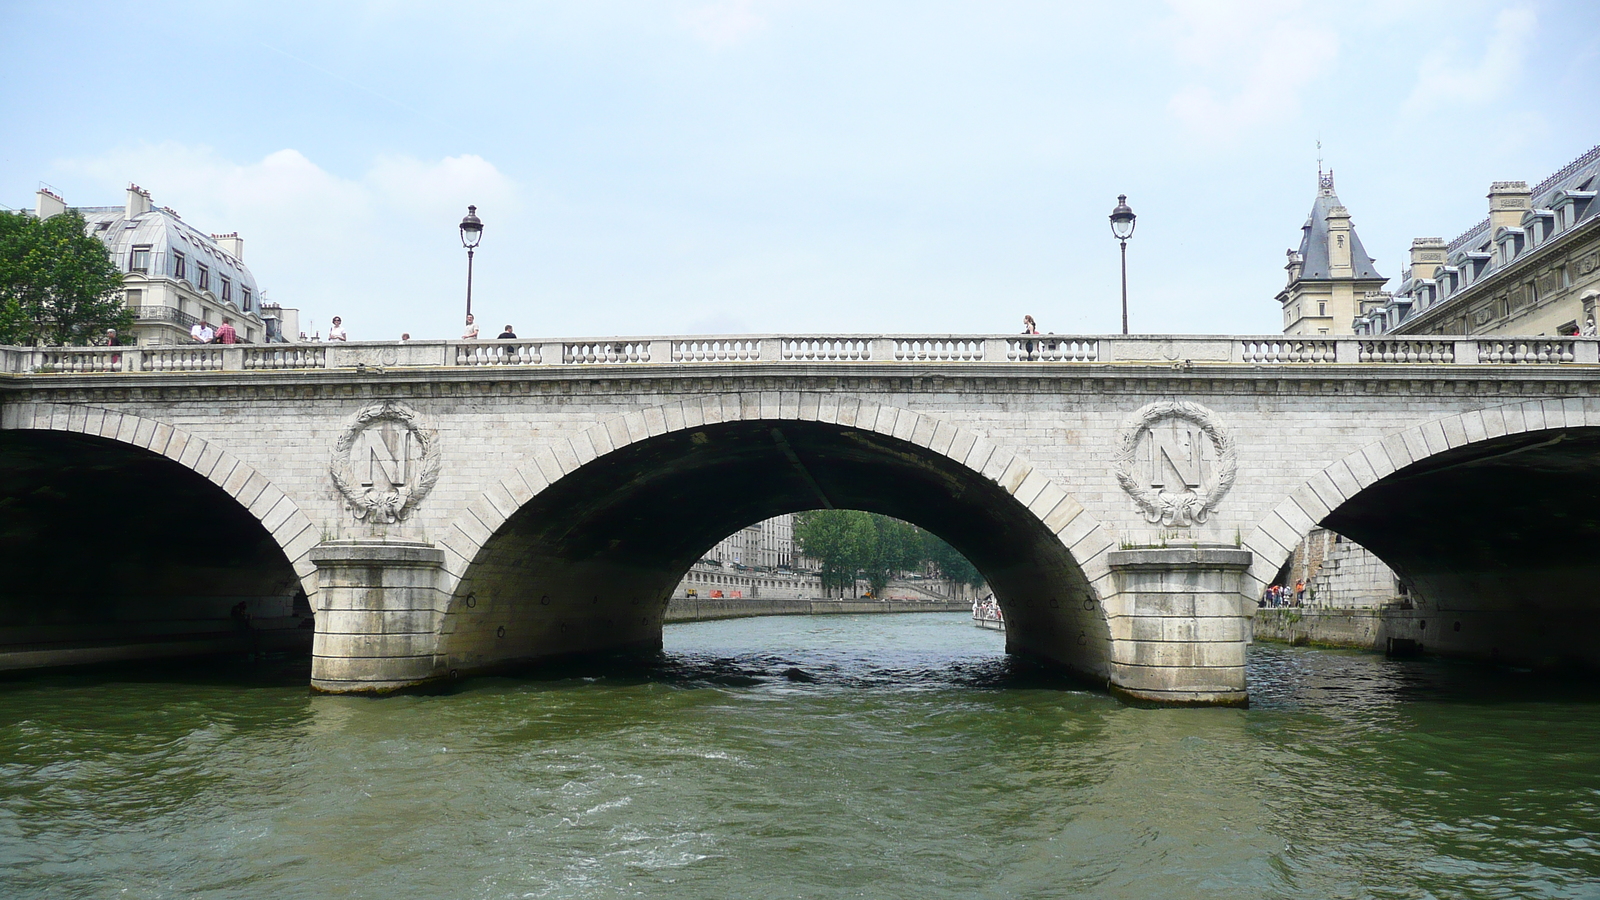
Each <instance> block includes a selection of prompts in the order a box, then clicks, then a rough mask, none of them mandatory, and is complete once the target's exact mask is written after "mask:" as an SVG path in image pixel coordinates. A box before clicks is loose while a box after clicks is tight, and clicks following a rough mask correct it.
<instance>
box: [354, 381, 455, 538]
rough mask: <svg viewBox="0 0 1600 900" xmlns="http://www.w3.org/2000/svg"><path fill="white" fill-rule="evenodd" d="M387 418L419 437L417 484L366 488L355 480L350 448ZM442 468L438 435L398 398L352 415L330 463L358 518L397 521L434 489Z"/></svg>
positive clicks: (365, 408)
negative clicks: (361, 435)
mask: <svg viewBox="0 0 1600 900" xmlns="http://www.w3.org/2000/svg"><path fill="white" fill-rule="evenodd" d="M384 421H389V422H398V423H400V424H401V425H404V426H405V427H406V429H407V430H408V431H410V432H411V434H412V435H413V436H414V437H415V438H416V441H417V446H418V448H419V449H420V450H421V459H420V460H419V462H420V463H421V464H422V468H421V471H420V472H419V473H418V475H417V480H416V486H415V487H413V486H410V485H401V486H399V487H397V488H395V489H394V490H389V491H383V490H379V489H378V488H377V487H376V486H373V487H368V488H362V487H358V486H356V485H354V484H352V483H351V479H350V477H349V476H350V449H351V448H352V447H354V446H355V442H356V437H357V436H358V435H360V434H361V432H363V431H365V430H366V429H367V427H368V426H370V425H373V424H374V423H378V422H384ZM439 468H440V459H439V446H438V440H437V435H435V434H434V432H432V431H431V430H429V429H427V428H424V427H422V425H421V423H420V422H419V420H418V416H417V412H416V410H414V409H411V408H410V407H408V406H406V405H405V404H403V403H398V402H396V401H394V400H385V401H383V402H382V403H374V404H372V405H370V406H366V407H363V408H362V409H361V411H359V412H357V413H356V414H355V416H354V417H352V418H351V420H350V423H349V425H348V426H347V427H346V428H345V430H344V434H342V435H340V436H339V441H338V443H336V444H334V448H333V458H332V460H331V461H330V462H329V464H328V475H329V476H330V477H331V478H332V479H333V485H334V487H336V488H338V489H339V493H341V494H343V495H344V498H345V501H346V502H347V503H349V504H350V509H351V510H352V511H353V512H354V513H355V517H356V518H357V519H358V520H363V521H367V522H372V523H384V524H393V523H395V522H398V521H399V520H401V519H403V518H405V515H406V513H407V512H409V511H410V510H412V509H413V508H415V507H416V505H417V504H418V503H420V502H422V498H423V497H426V496H427V495H428V491H430V490H432V489H433V483H434V482H436V481H438V480H439Z"/></svg>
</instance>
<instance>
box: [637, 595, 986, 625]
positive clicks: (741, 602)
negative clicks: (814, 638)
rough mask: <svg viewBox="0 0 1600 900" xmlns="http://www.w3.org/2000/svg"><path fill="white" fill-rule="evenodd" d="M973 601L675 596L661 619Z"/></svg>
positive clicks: (933, 607)
mask: <svg viewBox="0 0 1600 900" xmlns="http://www.w3.org/2000/svg"><path fill="white" fill-rule="evenodd" d="M971 610H972V605H971V604H969V603H966V602H964V601H961V600H932V599H929V600H865V599H863V600H822V599H804V598H780V599H773V600H750V599H721V598H718V599H712V598H708V597H674V598H672V602H671V603H670V604H668V606H667V614H666V617H665V619H664V621H665V622H667V623H669V624H670V623H673V622H708V621H711V620H714V619H746V618H752V617H755V616H829V615H859V614H863V613H923V612H971Z"/></svg>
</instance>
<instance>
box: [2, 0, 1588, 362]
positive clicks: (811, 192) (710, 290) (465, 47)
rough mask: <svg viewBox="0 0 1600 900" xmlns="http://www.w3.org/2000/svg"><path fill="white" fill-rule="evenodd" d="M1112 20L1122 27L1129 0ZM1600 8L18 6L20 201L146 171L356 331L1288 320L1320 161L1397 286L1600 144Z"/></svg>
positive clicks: (1228, 327) (269, 278) (13, 65)
mask: <svg viewBox="0 0 1600 900" xmlns="http://www.w3.org/2000/svg"><path fill="white" fill-rule="evenodd" d="M1113 6H1114V7H1115V8H1111V7H1113ZM1596 85H1600V4H1594V3H1591V2H1567V3H1560V2H1536V0H1534V2H1512V3H1492V2H1475V0H1450V2H1442V0H1441V2H1433V0H1416V2H1405V0H1349V2H1342V3H1338V4H1332V3H1327V4H1322V3H1294V2H1283V0H1275V2H1242V0H1240V2H1225V0H1214V2H1202V0H1169V2H1165V3H1158V2H1148V3H1137V2H1129V3H1123V4H1104V3H1093V4H1089V3H1084V4H1078V3H1064V2H1058V3H1042V2H1023V0H1018V2H1004V0H994V2H987V3H955V2H937V0H926V2H897V3H875V2H870V0H854V2H833V0H655V2H644V0H638V2H623V0H590V2H581V3H580V2H559V3H558V2H549V3H542V2H501V0H468V2H461V3H452V4H442V3H421V2H402V0H390V2H369V3H335V2H317V3H297V2H275V3H272V4H249V3H245V4H219V3H215V2H206V3H192V4H191V3H177V2H162V0H151V2H146V3H141V4H137V5H136V6H134V7H129V6H127V5H126V4H112V3H95V2H83V3H77V2H62V0H56V2H48V3H46V2H32V0H7V2H5V3H3V4H0V121H4V122H5V123H7V124H6V127H5V129H4V130H3V132H0V204H3V205H5V206H7V207H12V208H21V207H27V208H31V207H32V205H33V194H34V191H35V190H36V189H37V188H38V187H39V186H40V185H41V184H45V185H49V186H51V187H53V188H54V189H55V190H56V191H57V192H58V193H61V194H62V195H64V196H65V197H66V199H67V201H68V202H69V203H72V204H77V205H85V206H94V205H113V204H120V203H121V202H122V196H123V193H122V191H123V188H124V187H125V186H126V185H127V183H128V182H130V181H133V182H137V183H139V184H141V185H143V186H144V187H145V188H147V189H149V190H150V191H151V192H152V193H153V195H154V198H155V201H156V203H158V204H161V205H166V206H171V207H173V208H174V209H176V210H178V212H179V213H181V214H182V215H183V216H184V218H185V220H186V221H189V222H191V223H194V224H195V225H196V226H198V227H200V228H202V229H203V230H207V231H213V232H226V231H234V230H237V231H239V232H240V233H241V234H242V235H243V237H244V239H245V258H246V262H247V263H248V264H249V265H250V267H251V269H252V271H254V273H255V275H256V278H257V280H258V282H259V283H260V285H261V286H262V287H263V288H265V290H266V294H267V296H268V298H270V299H272V300H276V301H278V302H280V303H282V304H284V305H285V306H297V307H299V308H300V309H301V310H302V312H301V316H302V323H306V322H310V323H314V325H315V327H316V328H317V329H319V330H325V329H326V327H327V322H328V320H329V318H331V317H332V316H333V315H336V314H337V315H342V316H343V317H344V320H345V323H346V326H347V328H348V329H349V331H350V333H351V335H352V337H353V338H357V339H361V338H371V339H392V338H394V337H398V336H399V334H400V332H401V331H409V332H410V333H411V334H412V335H413V336H415V337H455V336H456V335H457V334H459V331H460V320H461V312H462V307H463V305H464V297H463V294H464V284H465V253H464V251H463V250H462V249H461V246H460V243H459V240H458V238H457V234H456V223H457V222H459V221H460V218H461V216H462V215H463V214H464V213H465V211H466V206H467V204H468V203H474V204H477V206H478V210H479V214H480V215H481V216H482V218H483V219H484V221H485V223H486V228H485V233H484V239H483V245H482V248H481V249H480V250H479V252H478V257H477V264H476V269H475V282H474V292H473V306H474V309H475V311H477V312H478V313H479V314H480V321H481V322H482V323H483V324H485V325H486V326H498V325H500V324H503V323H505V322H510V323H513V324H514V325H516V327H517V330H518V332H519V333H520V334H522V335H523V336H524V337H529V336H610V335H618V334H634V335H641V334H684V333H745V332H821V333H835V332H925V333H946V332H957V333H974V332H1011V331H1016V330H1017V329H1018V328H1019V327H1020V320H1021V318H1022V315H1023V314H1024V313H1032V314H1033V315H1034V316H1035V317H1036V318H1037V319H1038V320H1039V323H1040V326H1041V328H1042V329H1043V330H1046V331H1054V332H1057V333H1109V332H1114V331H1117V330H1118V329H1119V328H1120V322H1119V315H1120V313H1119V282H1118V269H1117V245H1116V242H1115V241H1114V240H1113V239H1112V237H1111V234H1110V231H1109V228H1108V226H1107V220H1106V217H1107V215H1108V214H1109V213H1110V211H1111V209H1112V207H1113V206H1114V205H1115V204H1116V197H1117V194H1118V193H1126V194H1127V195H1128V200H1129V203H1130V205H1131V206H1132V207H1133V209H1134V210H1135V212H1136V213H1137V214H1138V216H1139V219H1138V230H1137V232H1136V233H1135V235H1134V238H1133V240H1132V241H1131V242H1130V243H1129V247H1128V263H1129V282H1130V287H1129V293H1130V306H1131V308H1132V314H1131V319H1132V329H1133V330H1134V331H1136V332H1198V333H1258V334H1259V333H1272V332H1275V331H1277V330H1279V328H1280V327H1281V326H1280V317H1279V311H1278V306H1277V304H1276V302H1275V301H1274V300H1273V297H1274V295H1275V294H1276V292H1277V291H1278V290H1279V289H1280V288H1281V287H1282V285H1283V280H1284V272H1283V263H1284V250H1285V249H1286V248H1288V247H1290V246H1291V245H1293V244H1295V243H1297V242H1298V236H1299V227H1300V225H1301V224H1302V222H1303V221H1304V219H1305V216H1306V213H1307V212H1308V211H1309V210H1310V208H1311V203H1312V200H1313V197H1314V194H1315V178H1316V171H1317V155H1318V150H1317V142H1318V141H1319V140H1320V141H1321V143H1322V151H1321V152H1322V156H1323V159H1324V165H1326V166H1329V167H1331V168H1332V169H1333V170H1334V171H1335V173H1336V178H1337V183H1338V191H1339V195H1340V197H1341V199H1342V200H1343V201H1344V203H1345V204H1346V206H1348V207H1349V208H1350V210H1351V212H1352V215H1353V216H1354V221H1355V225H1356V228H1357V231H1358V232H1359V233H1360V235H1361V237H1362V240H1363V242H1364V243H1365V245H1366V247H1367V249H1368V251H1369V252H1370V253H1371V254H1372V255H1373V256H1374V257H1376V259H1377V265H1378V270H1379V271H1380V272H1381V273H1382V274H1384V275H1387V276H1390V277H1391V278H1394V279H1396V281H1397V280H1398V275H1399V274H1400V269H1401V267H1402V263H1403V258H1404V255H1405V252H1406V249H1407V248H1408V247H1409V246H1410V242H1411V239H1412V238H1413V237H1418V236H1440V237H1444V238H1446V239H1449V238H1452V237H1454V236H1455V235H1456V234H1459V233H1460V232H1461V231H1463V230H1465V229H1466V228H1468V227H1469V226H1471V225H1472V224H1473V223H1475V222H1476V221H1478V219H1480V218H1482V217H1483V215H1484V214H1485V212H1486V210H1487V201H1486V200H1485V199H1484V194H1485V193H1486V192H1487V190H1488V187H1489V183H1490V182H1491V181H1496V180H1516V179H1523V180H1527V181H1530V182H1533V181H1537V180H1539V179H1542V178H1543V177H1545V176H1546V175H1548V174H1550V173H1551V172H1553V171H1554V170H1555V169H1557V168H1559V167H1560V166H1561V165H1563V164H1564V163H1566V162H1567V161H1568V160H1570V159H1572V158H1573V157H1575V156H1577V155H1578V154H1580V153H1582V152H1584V151H1585V150H1587V149H1589V148H1590V147H1591V146H1593V145H1595V144H1597V143H1600V115H1597V112H1600V91H1597V90H1596Z"/></svg>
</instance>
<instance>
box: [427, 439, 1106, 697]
mask: <svg viewBox="0 0 1600 900" xmlns="http://www.w3.org/2000/svg"><path fill="white" fill-rule="evenodd" d="M819 508H838V509H859V510H866V511H869V512H876V513H882V514H884V515H888V516H893V517H895V518H898V519H903V520H905V521H908V522H911V523H913V524H916V525H918V526H921V527H923V528H925V529H927V530H929V531H931V532H933V533H934V534H936V535H938V536H939V537H941V538H943V539H944V540H946V541H947V542H949V543H950V544H951V545H952V546H954V547H955V548H956V549H957V550H958V551H960V552H961V553H962V554H963V555H965V556H966V557H967V558H968V559H969V560H971V561H972V563H973V564H974V565H975V566H977V568H978V569H979V571H980V572H982V573H983V575H984V576H985V577H986V578H987V579H988V581H989V584H990V586H991V588H992V589H993V590H994V592H995V595H996V598H997V599H998V600H999V601H1000V603H1001V605H1002V607H1003V608H1004V610H1005V613H1006V617H1007V621H1008V631H1007V648H1008V650H1011V651H1013V652H1021V653H1028V654H1031V655H1037V656H1040V657H1043V658H1046V659H1050V660H1054V661H1057V662H1059V663H1062V664H1064V665H1066V666H1068V667H1070V668H1073V669H1076V670H1078V671H1081V672H1083V673H1086V674H1090V675H1092V676H1096V677H1103V675H1104V672H1105V669H1106V665H1105V648H1106V646H1107V637H1106V635H1107V629H1106V626H1105V622H1104V618H1103V615H1102V614H1101V612H1100V611H1099V605H1098V604H1097V603H1096V602H1094V595H1093V593H1092V590H1091V588H1090V586H1089V584H1088V583H1087V581H1086V579H1085V578H1084V575H1083V572H1082V571H1081V569H1080V568H1079V566H1078V564H1077V563H1076V562H1075V561H1074V560H1073V559H1072V556H1071V554H1070V552H1069V551H1068V550H1067V548H1066V547H1065V546H1063V544H1062V543H1061V541H1060V539H1059V538H1057V537H1056V535H1055V534H1053V533H1052V532H1051V531H1050V530H1048V529H1047V528H1046V527H1045V526H1044V524H1043V523H1042V522H1041V521H1040V520H1039V518H1038V517H1037V516H1036V515H1035V514H1034V513H1032V512H1030V511H1029V510H1028V509H1027V508H1026V507H1024V506H1023V505H1022V504H1020V503H1019V502H1018V501H1017V500H1016V499H1015V498H1013V497H1012V496H1011V494H1010V493H1008V492H1007V491H1006V490H1005V489H1004V488H1003V487H1002V486H1001V485H1000V484H998V483H996V482H995V481H994V480H992V479H990V478H987V477H984V476H983V475H981V474H979V473H977V472H974V471H972V470H971V469H968V468H966V467H965V466H964V465H962V464H960V463H958V462H956V461H954V460H953V459H950V458H949V457H946V456H943V455H941V454H939V453H936V452H934V451H931V450H929V449H928V448H926V447H922V446H919V445H916V444H913V443H910V442H908V441H905V440H901V439H898V438H895V437H892V436H889V435H885V434H882V433H879V432H872V431H865V430H860V429H856V428H852V427H847V426H842V425H835V424H828V423H823V422H815V421H796V420H793V419H772V420H759V419H757V420H748V421H738V422H723V423H716V424H706V425H702V426H697V427H690V428H686V429H684V430H680V431H673V432H668V433H666V434H662V435H658V436H656V437H651V438H648V439H645V440H642V441H639V442H637V443H634V444H630V445H628V446H626V447H624V448H621V449H618V450H615V451H613V452H611V453H608V454H606V455H604V456H601V457H600V458H598V459H595V460H593V461H592V462H590V463H588V464H586V465H584V466H582V467H580V468H578V469H577V470H576V471H573V472H571V473H570V474H568V475H566V476H565V477H563V478H561V479H559V480H558V481H556V482H555V483H554V484H551V485H550V486H549V487H546V488H545V489H544V490H543V491H541V492H539V493H538V494H536V495H535V496H534V497H533V499H532V500H530V501H529V502H527V503H526V504H524V505H523V506H522V507H521V508H520V509H519V510H518V511H517V512H516V513H514V514H513V515H511V516H510V518H508V519H507V520H506V521H505V523H504V524H503V525H502V526H501V527H500V528H499V529H498V530H496V532H495V533H494V534H493V535H492V536H491V537H490V538H489V539H488V540H487V541H486V542H485V543H484V544H483V546H482V548H481V550H480V551H479V552H478V553H477V555H476V557H475V559H474V560H473V562H472V564H471V565H470V567H469V568H468V570H467V572H466V573H465V575H464V577H463V578H462V580H461V582H460V584H459V585H458V586H457V588H456V590H455V593H454V595H453V597H452V599H451V602H450V607H449V611H448V613H447V615H446V617H445V620H444V626H443V634H442V635H441V641H440V646H441V653H442V654H443V655H444V657H445V660H444V664H445V665H446V666H447V667H448V668H450V669H454V670H457V671H468V670H473V669H485V668H491V667H497V666H503V665H508V664H513V663H519V662H528V661H534V660H539V659H544V658H551V657H557V656H563V655H571V654H580V653H592V652H602V651H614V650H624V649H645V650H654V649H658V648H659V647H660V644H661V624H662V615H663V612H664V610H665V607H666V603H667V600H668V598H669V597H670V595H671V592H672V590H673V588H674V587H675V586H676V585H677V584H678V582H679V580H680V579H681V578H682V576H683V574H684V573H685V572H686V571H687V570H688V568H689V566H690V565H691V564H693V563H694V562H695V561H696V560H698V559H699V558H700V557H701V555H702V554H704V553H705V552H706V551H707V550H709V549H710V548H711V547H712V546H714V545H715V544H716V543H717V542H718V541H719V540H721V539H722V538H724V537H726V536H727V535H728V534H730V533H732V532H733V531H735V530H737V529H739V528H742V527H744V526H746V525H749V524H752V523H755V522H758V521H761V520H763V519H766V518H770V517H772V516H775V515H780V514H783V513H788V512H798V511H802V510H808V509H819Z"/></svg>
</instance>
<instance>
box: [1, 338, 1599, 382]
mask: <svg viewBox="0 0 1600 900" xmlns="http://www.w3.org/2000/svg"><path fill="white" fill-rule="evenodd" d="M863 363H873V364H883V365H916V366H921V367H929V366H933V367H944V366H950V367H953V368H958V367H961V366H964V365H1002V366H1008V365H1038V366H1045V367H1071V366H1126V367H1137V366H1144V367H1168V368H1175V369H1189V368H1192V367H1195V366H1239V367H1253V368H1290V367H1324V366H1330V365H1398V366H1462V365H1479V366H1570V365H1597V364H1600V339H1597V338H1592V337H1546V336H1542V335H1541V336H1532V337H1500V336H1494V337H1454V336H1417V337H1404V336H1400V337H1397V336H1393V335H1386V336H1382V337H1361V336H1354V335H1350V336H1312V337H1301V336H1295V335H1268V336H1231V335H1126V336H1123V335H1055V334H1038V335H1030V334H1022V335H1019V334H1005V335H916V334H912V335H862V334H846V335H824V334H800V335H730V336H706V337H643V338H638V337H629V338H583V339H576V340H574V339H565V340H538V339H531V340H530V339H519V340H505V341H499V340H479V341H397V342H389V341H357V342H349V343H346V342H338V341H330V342H302V343H291V344H231V345H223V344H193V343H184V344H175V345H169V346H138V347H0V373H7V374H36V375H47V374H70V375H81V374H118V373H143V372H232V371H276V372H281V371H295V370H314V369H327V370H337V369H356V368H363V369H366V368H373V367H376V368H383V369H389V368H400V369H405V368H427V367H431V368H465V367H500V368H504V367H518V368H559V367H568V368H575V367H584V368H589V367H622V368H627V367H635V366H653V367H694V366H729V365H734V366H743V365H766V364H772V365H778V364H787V365H829V366H832V365H837V366H841V367H848V366H853V365H859V364H863Z"/></svg>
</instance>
